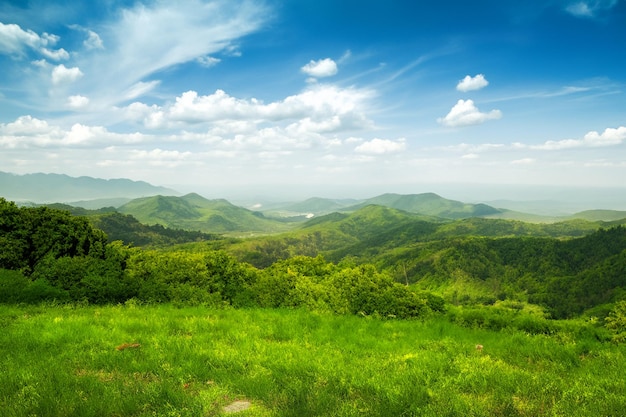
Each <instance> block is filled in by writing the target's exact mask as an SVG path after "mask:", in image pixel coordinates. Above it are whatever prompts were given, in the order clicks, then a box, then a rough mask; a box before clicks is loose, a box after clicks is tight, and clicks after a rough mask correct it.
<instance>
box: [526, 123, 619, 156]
mask: <svg viewBox="0 0 626 417" xmlns="http://www.w3.org/2000/svg"><path fill="white" fill-rule="evenodd" d="M624 141H626V127H624V126H620V127H618V128H607V129H605V130H604V132H602V133H598V132H596V131H591V132H588V133H587V134H586V135H585V136H584V137H583V138H582V139H564V140H558V141H554V140H549V141H547V142H545V143H543V144H541V145H531V146H529V147H530V148H531V149H539V150H549V151H553V150H563V149H572V148H583V147H586V148H597V147H604V146H615V145H620V144H621V143H622V142H624ZM518 146H519V144H518Z"/></svg>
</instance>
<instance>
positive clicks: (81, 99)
mask: <svg viewBox="0 0 626 417" xmlns="http://www.w3.org/2000/svg"><path fill="white" fill-rule="evenodd" d="M88 104H89V99H88V98H87V97H85V96H81V95H76V96H69V97H68V98H67V105H68V107H71V108H73V109H81V108H83V107H87V105H88Z"/></svg>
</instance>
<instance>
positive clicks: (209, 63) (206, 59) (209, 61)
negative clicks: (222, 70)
mask: <svg viewBox="0 0 626 417" xmlns="http://www.w3.org/2000/svg"><path fill="white" fill-rule="evenodd" d="M196 61H197V62H198V63H199V64H200V65H202V66H203V67H206V68H211V67H214V66H216V65H217V64H219V63H220V62H222V60H221V59H219V58H214V57H212V56H201V57H198V58H196Z"/></svg>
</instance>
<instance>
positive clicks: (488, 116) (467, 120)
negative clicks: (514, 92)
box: [437, 100, 502, 127]
mask: <svg viewBox="0 0 626 417" xmlns="http://www.w3.org/2000/svg"><path fill="white" fill-rule="evenodd" d="M501 117H502V112H501V111H500V110H491V111H490V112H488V113H483V112H481V111H480V110H478V108H477V107H476V105H474V101H473V100H459V101H458V102H457V103H456V104H455V105H454V107H452V109H451V110H450V112H449V113H448V114H447V115H446V116H445V117H440V118H439V119H437V121H438V122H439V123H440V124H442V125H444V126H448V127H463V126H472V125H478V124H481V123H484V122H486V121H488V120H496V119H500V118H501Z"/></svg>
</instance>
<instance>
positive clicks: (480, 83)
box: [456, 74, 489, 93]
mask: <svg viewBox="0 0 626 417" xmlns="http://www.w3.org/2000/svg"><path fill="white" fill-rule="evenodd" d="M487 85H489V81H487V79H485V76H484V75H483V74H477V75H475V76H473V77H470V76H469V75H466V76H465V78H463V79H462V80H461V81H459V83H458V84H457V85H456V89H457V90H458V91H462V92H464V93H466V92H468V91H474V90H480V89H481V88H485V87H487Z"/></svg>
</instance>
